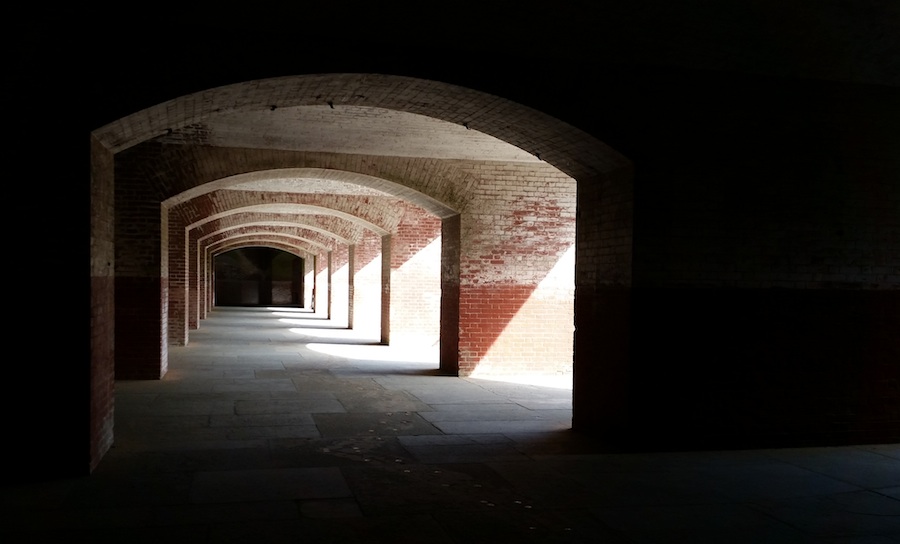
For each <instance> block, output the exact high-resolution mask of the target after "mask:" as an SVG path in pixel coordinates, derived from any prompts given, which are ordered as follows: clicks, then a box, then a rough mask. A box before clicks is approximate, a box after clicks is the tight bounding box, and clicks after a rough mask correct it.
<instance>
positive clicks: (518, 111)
mask: <svg viewBox="0 0 900 544" xmlns="http://www.w3.org/2000/svg"><path fill="white" fill-rule="evenodd" d="M314 105H318V106H325V105H327V106H329V107H331V108H334V107H335V106H344V105H347V106H352V105H365V106H369V107H377V108H384V109H389V110H396V111H403V112H409V113H416V114H420V115H424V116H427V117H431V118H433V119H437V120H441V121H446V122H448V123H451V124H454V125H463V126H465V127H466V128H467V129H474V130H478V131H480V132H482V133H484V134H487V135H489V136H492V137H494V138H497V139H499V140H502V141H504V142H507V143H509V144H512V145H514V146H516V147H519V148H520V149H522V150H524V151H527V152H528V153H531V154H532V155H535V156H536V157H538V158H539V159H540V160H543V161H545V162H547V163H548V164H551V165H553V166H554V167H556V168H558V169H559V170H561V171H563V172H565V173H566V174H568V175H569V176H571V177H573V178H575V179H576V180H577V179H585V178H589V177H595V176H598V175H601V176H602V175H604V174H607V173H609V172H612V171H614V170H618V169H620V168H623V167H627V166H629V164H630V161H628V159H627V158H625V157H624V156H622V155H621V154H619V153H618V152H617V151H615V150H614V149H612V148H611V147H609V146H607V145H606V144H604V143H603V142H601V141H600V140H597V139H596V138H594V137H593V136H591V135H590V134H588V133H585V132H584V131H582V130H580V129H577V128H575V127H573V126H571V125H568V124H567V123H564V122H562V121H560V120H558V119H555V118H553V117H550V116H549V115H546V114H544V113H542V112H540V111H537V110H534V109H532V108H529V107H527V106H524V105H521V104H518V103H515V102H512V101H510V100H507V99H504V98H501V97H498V96H494V95H490V94H487V93H484V92H481V91H476V90H474V89H469V88H467V87H460V86H457V85H453V84H449V83H444V82H439V81H433V80H425V79H420V78H413V77H407V76H394V75H383V74H311V75H297V76H284V77H275V78H267V79H259V80H253V81H246V82H241V83H235V84H230V85H225V86H221V87H216V88H212V89H208V90H204V91H200V92H197V93H192V94H189V95H185V96H181V97H178V98H174V99H172V100H168V101H166V102H163V103H161V104H157V105H156V106H151V107H149V108H146V109H144V110H141V111H139V112H136V113H134V114H132V115H129V116H126V117H123V118H121V119H118V120H116V121H113V122H112V123H109V124H107V125H104V126H103V127H100V128H98V129H96V130H94V131H93V132H92V134H93V135H94V137H95V138H96V139H97V141H98V142H100V143H101V144H102V145H103V146H105V147H106V148H107V149H109V150H110V151H111V152H113V153H117V152H119V151H122V150H125V149H128V148H129V147H132V146H134V145H137V144H139V143H141V142H144V141H147V140H150V139H152V138H156V137H159V136H163V135H166V134H168V133H170V132H171V131H172V130H173V129H177V128H181V127H185V126H187V125H190V124H195V123H203V122H205V121H207V120H209V119H210V118H213V117H215V116H218V115H227V114H231V113H236V112H242V111H245V112H250V111H262V110H266V109H270V110H271V109H274V107H277V108H283V107H294V106H314Z"/></svg>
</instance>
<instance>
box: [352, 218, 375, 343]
mask: <svg viewBox="0 0 900 544" xmlns="http://www.w3.org/2000/svg"><path fill="white" fill-rule="evenodd" d="M354 253H355V256H354V258H355V261H356V275H355V278H354V282H353V286H354V300H353V328H354V330H356V331H358V332H360V333H361V334H363V335H365V336H366V337H367V338H368V337H371V338H372V339H373V340H374V341H380V339H381V292H382V289H381V287H382V286H381V272H382V271H381V237H380V236H377V235H376V234H375V233H373V232H371V231H367V232H366V233H365V235H364V236H363V238H362V240H360V242H359V243H358V244H357V245H356V248H355V251H354Z"/></svg>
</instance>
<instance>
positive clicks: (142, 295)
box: [115, 152, 169, 380]
mask: <svg viewBox="0 0 900 544" xmlns="http://www.w3.org/2000/svg"><path fill="white" fill-rule="evenodd" d="M124 154H127V152H122V153H119V154H118V155H117V156H116V159H117V160H116V168H117V173H116V196H115V201H116V209H115V253H116V258H115V268H116V280H115V305H116V309H115V316H116V325H115V330H116V333H115V338H116V349H115V356H116V379H128V380H139V379H144V380H147V379H156V380H158V379H160V378H161V377H162V376H163V375H165V373H166V370H167V366H168V331H169V308H168V279H169V278H168V275H169V271H168V258H169V225H168V213H161V211H160V199H159V195H157V194H155V192H154V190H153V188H152V187H151V186H150V184H148V183H147V182H146V180H145V179H144V178H143V177H141V176H140V174H135V173H132V172H129V171H127V170H126V169H125V168H124V167H123V168H120V167H119V166H120V164H127V161H122V162H121V163H120V162H119V160H118V159H119V157H120V156H121V155H124Z"/></svg>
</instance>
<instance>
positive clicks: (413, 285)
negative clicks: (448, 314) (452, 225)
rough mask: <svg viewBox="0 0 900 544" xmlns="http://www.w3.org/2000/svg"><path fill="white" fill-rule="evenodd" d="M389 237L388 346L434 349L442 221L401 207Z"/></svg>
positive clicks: (418, 210)
mask: <svg viewBox="0 0 900 544" xmlns="http://www.w3.org/2000/svg"><path fill="white" fill-rule="evenodd" d="M403 209H404V210H405V212H404V215H403V219H402V220H401V222H400V224H399V225H398V228H397V231H396V232H395V233H393V234H392V235H391V315H390V319H391V344H392V345H410V346H421V347H434V346H437V342H438V337H439V334H440V309H441V308H440V304H441V237H440V235H441V220H440V219H439V218H437V217H435V216H433V215H431V214H429V213H427V212H426V211H425V210H423V209H421V208H419V207H417V206H411V205H404V206H403Z"/></svg>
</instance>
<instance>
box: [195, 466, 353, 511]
mask: <svg viewBox="0 0 900 544" xmlns="http://www.w3.org/2000/svg"><path fill="white" fill-rule="evenodd" d="M349 496H351V493H350V489H349V488H348V487H347V482H346V481H345V480H344V477H343V475H342V474H341V472H340V470H339V469H337V468H334V467H311V468H283V469H258V470H222V471H207V472H198V473H196V474H195V475H194V479H193V482H192V483H191V492H190V502H191V503H194V504H202V503H220V502H254V501H281V500H298V499H330V498H337V497H349Z"/></svg>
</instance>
